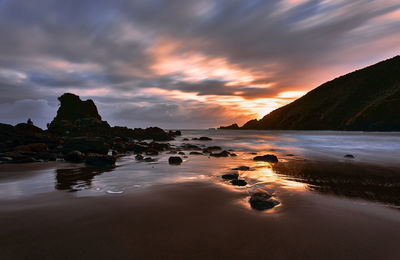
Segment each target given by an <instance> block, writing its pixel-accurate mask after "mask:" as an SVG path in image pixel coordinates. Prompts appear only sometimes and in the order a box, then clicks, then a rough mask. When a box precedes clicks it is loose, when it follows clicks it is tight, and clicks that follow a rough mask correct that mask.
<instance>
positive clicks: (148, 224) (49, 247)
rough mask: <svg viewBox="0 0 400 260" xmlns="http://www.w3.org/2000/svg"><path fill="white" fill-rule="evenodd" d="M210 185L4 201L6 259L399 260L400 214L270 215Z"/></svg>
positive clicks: (0, 244)
mask: <svg viewBox="0 0 400 260" xmlns="http://www.w3.org/2000/svg"><path fill="white" fill-rule="evenodd" d="M247 195H248V194H247V191H246V190H245V189H244V190H237V189H227V188H226V187H224V185H218V184H213V183H210V182H205V181H204V182H190V183H180V184H166V185H160V186H153V187H151V188H149V189H146V190H145V191H141V192H130V193H125V194H115V195H112V196H99V197H81V198H77V197H75V196H73V193H68V192H50V193H44V194H40V195H35V196H32V197H28V198H22V199H18V200H8V201H7V200H4V201H0V259H92V258H95V259H256V258H258V259H400V247H399V246H398V241H400V213H399V211H398V210H395V209H391V208H388V207H384V206H382V205H379V204H375V203H372V202H371V203H367V204H366V203H364V201H360V203H357V201H354V200H349V199H344V198H338V197H333V196H329V195H320V194H318V193H308V192H307V193H292V192H290V191H288V192H282V193H281V194H280V195H279V199H280V201H281V206H279V207H277V208H275V209H274V210H273V211H272V212H269V213H265V212H258V211H254V210H249V208H248V207H247V204H246V200H247V199H248V197H247Z"/></svg>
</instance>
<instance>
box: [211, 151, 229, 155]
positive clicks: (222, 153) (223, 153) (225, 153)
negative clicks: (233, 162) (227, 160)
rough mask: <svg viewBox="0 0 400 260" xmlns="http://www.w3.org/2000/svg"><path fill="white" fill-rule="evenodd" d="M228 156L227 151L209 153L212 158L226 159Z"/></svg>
mask: <svg viewBox="0 0 400 260" xmlns="http://www.w3.org/2000/svg"><path fill="white" fill-rule="evenodd" d="M229 154H230V153H229V152H228V151H225V150H223V151H222V152H220V153H211V154H210V156H213V157H228V156H229Z"/></svg>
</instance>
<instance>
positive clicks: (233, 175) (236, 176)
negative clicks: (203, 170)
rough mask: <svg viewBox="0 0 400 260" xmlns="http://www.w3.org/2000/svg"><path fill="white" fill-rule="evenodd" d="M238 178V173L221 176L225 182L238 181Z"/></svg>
mask: <svg viewBox="0 0 400 260" xmlns="http://www.w3.org/2000/svg"><path fill="white" fill-rule="evenodd" d="M238 177H239V174H237V173H227V174H224V175H222V176H221V178H222V179H225V180H237V178H238Z"/></svg>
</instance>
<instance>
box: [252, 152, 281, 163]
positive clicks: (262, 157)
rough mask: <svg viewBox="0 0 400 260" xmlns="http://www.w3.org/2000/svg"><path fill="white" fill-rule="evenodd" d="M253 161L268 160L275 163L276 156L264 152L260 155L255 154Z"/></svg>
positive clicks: (276, 160)
mask: <svg viewBox="0 0 400 260" xmlns="http://www.w3.org/2000/svg"><path fill="white" fill-rule="evenodd" d="M253 160H254V161H262V162H270V163H277V162H278V158H277V157H276V156H275V155H273V154H266V155H262V156H256V157H254V158H253Z"/></svg>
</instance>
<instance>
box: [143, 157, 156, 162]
mask: <svg viewBox="0 0 400 260" xmlns="http://www.w3.org/2000/svg"><path fill="white" fill-rule="evenodd" d="M143 161H145V162H155V161H156V160H155V159H153V158H151V157H146V158H144V159H143Z"/></svg>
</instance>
